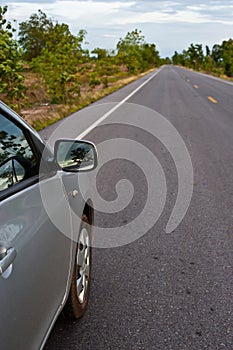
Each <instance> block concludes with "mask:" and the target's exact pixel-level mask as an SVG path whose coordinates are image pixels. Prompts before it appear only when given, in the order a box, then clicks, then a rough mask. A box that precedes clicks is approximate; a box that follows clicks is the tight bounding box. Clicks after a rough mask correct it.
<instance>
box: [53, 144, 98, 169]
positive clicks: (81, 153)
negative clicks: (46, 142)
mask: <svg viewBox="0 0 233 350" xmlns="http://www.w3.org/2000/svg"><path fill="white" fill-rule="evenodd" d="M54 155H55V159H56V161H57V164H58V165H59V166H60V167H61V169H62V170H64V171H69V172H84V171H90V170H93V169H95V168H96V167H97V150H96V147H95V145H94V144H93V143H91V142H88V141H77V140H57V141H56V142H55V146H54Z"/></svg>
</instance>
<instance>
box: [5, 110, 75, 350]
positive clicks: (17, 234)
mask: <svg viewBox="0 0 233 350" xmlns="http://www.w3.org/2000/svg"><path fill="white" fill-rule="evenodd" d="M39 144H40V141H39V139H38V140H37V142H35V135H33V132H31V131H30V128H29V127H27V125H26V124H24V123H23V122H20V120H19V118H18V117H16V116H14V115H13V113H12V112H9V113H8V111H6V109H5V108H3V109H0V200H1V202H0V208H1V209H0V309H1V314H0V339H1V348H2V349H4V350H7V349H38V348H39V347H40V344H41V343H42V341H43V338H44V336H45V334H46V333H47V331H48V328H49V327H50V324H51V322H52V320H53V318H54V316H55V315H56V313H57V312H58V309H59V307H60V306H61V304H62V302H63V299H64V296H65V293H66V291H67V288H68V287H67V280H68V276H69V273H70V268H71V266H70V264H71V250H72V241H71V240H70V239H68V238H67V237H66V236H65V235H64V234H62V233H61V232H60V231H59V229H58V228H57V227H56V226H55V225H54V224H53V223H52V221H51V220H50V218H49V215H48V214H47V211H46V210H45V208H44V205H43V201H42V199H41V188H42V190H43V193H46V190H47V189H49V195H50V197H51V198H50V202H51V203H54V212H56V211H58V213H59V207H60V204H59V198H58V195H59V193H60V187H61V182H62V175H61V172H56V171H54V172H52V173H50V174H47V175H45V174H44V175H43V176H42V179H41V181H40V182H39V163H40V161H41V149H42V148H43V145H39ZM62 200H63V201H64V200H65V201H66V197H65V196H64V198H62ZM59 215H61V217H62V220H63V222H64V225H66V227H67V229H70V218H69V215H67V213H66V212H64V211H63V212H60V213H59Z"/></svg>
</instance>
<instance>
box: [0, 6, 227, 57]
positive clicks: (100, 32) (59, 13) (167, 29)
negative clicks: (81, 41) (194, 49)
mask: <svg viewBox="0 0 233 350" xmlns="http://www.w3.org/2000/svg"><path fill="white" fill-rule="evenodd" d="M0 4H1V5H7V6H8V13H7V19H8V20H13V19H15V20H16V22H15V23H16V25H17V24H18V23H20V22H22V21H25V20H28V19H29V17H30V15H31V14H33V13H36V12H37V11H38V9H41V10H42V11H43V12H45V13H46V14H47V16H48V17H51V18H52V19H54V20H57V21H58V22H59V23H62V22H63V23H66V24H68V25H69V27H70V30H71V32H72V33H73V34H76V33H78V31H79V30H80V29H85V30H87V32H88V34H87V37H86V41H87V42H88V44H86V45H85V46H84V48H85V49H89V50H92V49H94V48H95V47H101V48H105V49H115V48H116V44H117V42H118V40H119V38H120V37H124V36H125V35H126V34H127V32H128V31H132V30H134V29H136V28H137V29H139V30H141V31H142V33H143V35H144V36H145V40H146V42H148V43H154V44H156V47H157V49H158V50H159V53H160V55H161V57H167V56H168V57H171V56H172V55H173V54H174V51H178V52H182V50H183V49H187V48H188V46H189V45H190V44H191V43H194V44H203V47H205V45H208V46H209V47H210V48H212V46H213V45H214V44H221V43H222V41H223V40H228V39H230V38H233V0H206V1H204V0H198V1H192V0H174V1H173V0H171V1H167V0H165V1H159V0H124V1H123V0H109V1H107V0H42V1H37V0H18V1H17V0H7V1H6V0H0Z"/></svg>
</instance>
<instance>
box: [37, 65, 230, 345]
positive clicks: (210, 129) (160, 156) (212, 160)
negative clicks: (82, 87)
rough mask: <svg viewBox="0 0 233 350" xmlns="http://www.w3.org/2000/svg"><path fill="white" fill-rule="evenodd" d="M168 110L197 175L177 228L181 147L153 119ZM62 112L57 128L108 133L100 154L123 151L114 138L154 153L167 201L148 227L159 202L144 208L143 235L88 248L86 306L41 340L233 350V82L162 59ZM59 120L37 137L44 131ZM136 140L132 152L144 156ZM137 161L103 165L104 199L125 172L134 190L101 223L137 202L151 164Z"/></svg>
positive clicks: (132, 209)
mask: <svg viewBox="0 0 233 350" xmlns="http://www.w3.org/2000/svg"><path fill="white" fill-rule="evenodd" d="M148 79H150V80H149V81H148ZM143 84H144V85H143ZM121 101H125V102H124V103H120V102H121ZM111 102H113V104H112V103H111ZM103 103H104V105H102V104H103ZM119 103H120V104H119ZM109 111H110V112H111V113H109ZM153 116H154V120H153ZM160 116H161V117H160ZM164 117H165V118H166V120H168V121H169V122H170V123H171V124H172V125H173V127H174V128H175V129H176V130H177V132H178V133H179V134H180V136H181V137H182V139H183V141H184V143H185V145H186V147H187V151H188V153H189V155H190V157H191V161H192V168H193V174H194V179H193V195H192V199H191V203H190V205H189V207H188V210H187V213H186V215H185V217H184V219H183V220H182V222H181V223H180V224H179V225H178V227H176V228H174V230H173V231H172V232H166V225H167V223H168V221H169V217H170V216H171V212H172V210H173V208H174V205H175V203H176V198H177V195H178V191H179V183H178V177H179V174H178V171H177V168H176V162H175V161H174V157H173V156H174V154H173V153H176V155H177V152H178V156H177V161H179V159H178V158H179V154H181V153H179V147H178V146H177V149H175V148H176V147H174V148H173V149H172V151H171V152H169V151H168V149H167V148H166V145H165V144H163V143H162V142H161V140H159V137H157V136H158V134H156V133H159V132H160V129H161V125H160V124H159V122H158V120H159V118H161V120H163V121H164V119H163V118H164ZM100 118H102V119H100ZM68 119H69V122H70V124H71V125H72V127H68V128H67V130H66V129H65V128H63V127H62V128H61V130H60V131H59V132H58V134H59V133H60V134H59V135H60V136H63V135H64V136H69V137H77V136H78V135H80V134H82V136H83V138H85V139H89V140H91V141H93V142H96V144H97V147H98V145H100V143H101V142H103V141H104V140H108V142H109V143H108V144H107V145H109V146H107V147H106V148H105V152H106V153H108V152H110V153H111V152H113V153H114V152H115V151H116V154H117V152H119V158H122V157H121V154H122V152H123V153H124V152H125V148H127V147H126V146H125V141H122V142H121V139H124V140H130V141H131V142H133V141H135V142H136V143H137V145H138V144H139V145H142V146H143V147H144V148H145V152H146V151H148V150H149V153H151V152H152V153H153V154H154V155H155V156H156V159H157V160H158V162H159V163H160V167H157V168H156V167H155V169H157V170H154V169H153V167H151V172H153V176H154V189H155V190H156V189H157V187H158V193H159V189H160V186H162V187H163V185H164V183H163V182H161V181H162V180H161V179H160V178H159V174H162V173H161V168H162V172H163V174H164V175H165V177H166V187H167V189H166V203H164V204H165V205H164V209H163V211H162V214H161V215H160V217H159V219H158V220H157V222H155V223H154V225H152V227H150V226H151V225H149V222H150V220H151V218H153V215H154V216H156V214H155V213H156V210H157V209H156V208H157V207H158V206H159V204H158V203H155V204H154V206H155V212H154V214H153V208H152V210H151V212H149V213H147V214H146V215H148V218H147V216H146V215H144V219H143V218H142V221H141V222H142V223H143V225H144V227H145V232H143V235H142V236H141V237H139V238H138V239H136V240H132V242H131V243H129V244H127V245H123V246H120V247H115V248H108V249H100V248H98V249H97V248H95V249H94V252H93V254H94V255H93V271H92V272H93V278H92V289H91V295H90V303H89V307H88V310H87V312H86V314H85V316H84V317H83V318H82V319H81V320H80V321H78V322H73V321H69V320H68V319H67V318H66V316H65V315H64V314H61V315H60V316H59V319H58V320H57V322H56V324H55V327H54V329H53V331H52V334H51V336H50V338H49V340H48V342H47V345H46V349H47V350H48V349H56V350H59V349H69V350H72V349H81V350H89V349H90V350H102V349H103V350H108V349H112V350H116V349H121V350H139V349H146V350H147V349H152V350H186V349H187V350H204V349H209V350H218V349H219V350H221V349H223V350H233V273H232V264H233V233H232V231H233V84H231V83H227V82H222V81H220V80H219V79H214V78H211V77H208V76H205V75H202V74H199V73H195V72H192V71H189V70H185V69H182V68H178V67H173V66H165V67H163V68H162V69H161V70H160V71H159V72H157V73H156V74H155V75H154V73H151V74H150V75H149V76H146V77H143V78H142V79H140V80H139V81H137V82H134V83H132V84H130V85H128V86H126V87H125V88H123V89H121V90H119V91H118V92H115V93H114V94H112V95H110V96H108V97H106V98H104V99H103V100H102V101H99V102H98V103H96V104H95V105H94V106H93V107H92V108H91V109H89V108H87V109H85V110H84V111H82V112H79V113H76V114H74V115H73V116H71V117H69V118H68ZM134 120H135V125H134ZM74 121H75V123H74V125H75V126H74V125H73V124H72V123H73V122H74ZM96 121H98V122H97V123H96V124H94V129H93V128H92V127H91V125H93V123H95V122H96ZM157 122H158V126H157V124H156V123H157ZM97 124H98V125H97ZM127 124H129V125H127ZM59 125H60V124H57V125H56V126H51V127H50V128H48V129H46V130H44V131H43V132H42V134H43V136H44V137H45V138H48V137H49V135H50V134H51V132H52V131H53V130H54V128H55V127H56V128H57V126H59ZM137 125H141V127H138V126H137ZM88 128H89V129H88ZM148 128H149V129H150V130H151V133H150V132H149V131H148ZM86 129H88V134H87V135H85V130H86ZM156 130H157V131H156ZM171 130H172V131H170V132H171V139H172V137H173V134H174V130H173V129H171ZM83 132H84V134H83ZM155 134H156V135H155ZM113 139H118V144H117V147H116V145H115V144H112V145H111V140H113ZM167 142H169V137H168V141H167ZM136 143H135V153H137V154H135V158H137V157H138V159H140V157H141V158H143V157H144V156H143V152H140V150H139V151H138V150H137V145H136ZM130 145H131V146H130ZM130 145H129V146H128V147H129V148H130V147H131V152H132V153H133V151H134V144H133V143H132V144H130ZM114 150H115V151H114ZM132 150H133V151H132ZM181 151H182V150H181ZM149 153H148V154H149ZM114 154H115V153H114ZM132 157H133V159H134V155H132ZM146 157H147V156H145V158H146ZM148 157H149V155H148ZM115 158H117V157H115ZM133 159H132V161H130V159H127V160H123V159H115V160H112V161H110V162H109V163H108V164H106V165H105V166H104V167H103V168H102V169H101V170H100V174H99V175H98V177H97V185H98V190H99V192H100V193H101V195H102V197H103V198H104V199H105V200H106V201H109V203H111V201H114V200H116V198H117V194H116V184H117V183H118V181H119V180H121V179H128V180H130V181H131V183H132V185H133V191H134V193H133V197H132V199H131V201H130V203H128V204H127V206H126V208H125V209H124V210H119V212H117V213H105V212H101V211H98V210H97V213H96V225H97V226H99V227H105V228H109V230H111V229H112V228H114V227H118V230H123V228H124V226H125V225H127V224H128V223H130V222H133V221H134V219H135V218H137V217H139V215H140V213H141V212H142V211H143V209H144V207H145V203H146V201H147V200H148V197H150V195H151V192H150V191H151V189H150V188H149V182H148V181H147V177H148V176H150V175H151V174H148V173H146V171H147V172H148V170H146V171H145V173H143V169H141V168H140V167H139V166H138V165H137V164H135V161H134V160H133ZM148 159H149V158H148ZM149 169H150V168H149ZM181 170H182V169H181ZM186 170H187V168H186V167H184V169H183V170H182V171H183V172H185V171H186ZM157 172H158V174H157ZM189 175H190V179H191V178H192V176H191V175H192V174H191V173H190V174H189ZM157 176H158V177H157ZM157 179H158V181H157ZM162 187H161V188H162ZM161 198H162V195H161ZM161 202H162V199H161ZM97 209H98V208H97ZM155 219H156V218H155ZM143 220H144V221H145V222H144V221H143ZM152 221H153V220H152ZM155 221H156V220H155ZM147 222H148V227H147ZM136 231H137V228H136V229H135V232H136ZM139 236H140V235H139Z"/></svg>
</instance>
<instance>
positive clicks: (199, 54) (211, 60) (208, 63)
mask: <svg viewBox="0 0 233 350" xmlns="http://www.w3.org/2000/svg"><path fill="white" fill-rule="evenodd" d="M172 63H173V64H175V65H182V66H184V67H188V68H193V69H196V70H200V69H201V70H204V71H207V72H213V73H217V74H225V75H226V76H228V77H233V39H229V40H224V41H223V42H222V44H221V45H219V44H215V45H214V46H213V47H212V49H210V48H209V46H206V47H205V48H204V49H203V46H202V44H195V45H194V44H191V45H190V46H189V47H188V49H186V50H183V52H182V53H178V52H177V51H175V53H174V55H173V56H172Z"/></svg>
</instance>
